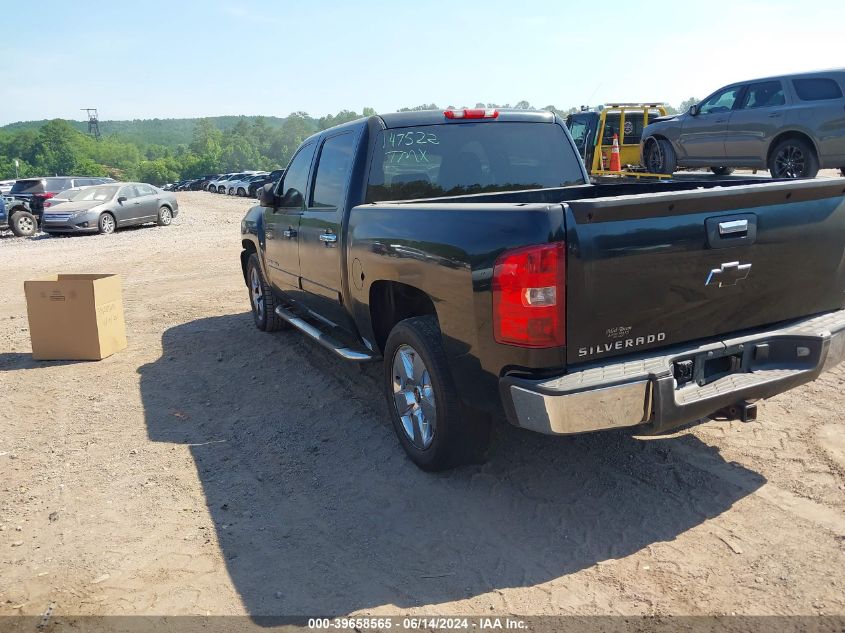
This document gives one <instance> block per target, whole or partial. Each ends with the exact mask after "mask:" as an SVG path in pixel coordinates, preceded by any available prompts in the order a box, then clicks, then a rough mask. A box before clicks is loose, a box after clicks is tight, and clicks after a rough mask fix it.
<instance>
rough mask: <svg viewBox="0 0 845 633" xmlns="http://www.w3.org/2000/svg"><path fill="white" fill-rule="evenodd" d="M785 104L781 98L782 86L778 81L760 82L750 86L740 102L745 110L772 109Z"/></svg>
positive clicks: (782, 97)
mask: <svg viewBox="0 0 845 633" xmlns="http://www.w3.org/2000/svg"><path fill="white" fill-rule="evenodd" d="M785 103H786V98H785V97H784V96H783V86H782V85H781V83H780V82H779V81H761V82H760V83H756V84H751V85H750V86H748V90H747V91H746V93H745V98H744V99H743V100H742V107H743V108H744V109H746V110H750V109H753V108H773V107H775V106H782V105H784V104H785Z"/></svg>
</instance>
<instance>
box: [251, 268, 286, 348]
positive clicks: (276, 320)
mask: <svg viewBox="0 0 845 633" xmlns="http://www.w3.org/2000/svg"><path fill="white" fill-rule="evenodd" d="M246 282H247V286H249V304H250V307H251V308H252V320H253V321H254V322H255V327H257V328H258V329H259V330H261V331H262V332H275V331H276V330H284V329H287V328H289V327H290V326H289V325H288V323H287V321H285V320H284V319H282V318H281V317H279V315H277V314H276V306H277V305H278V302H277V301H276V297H275V296H274V295H273V292H272V291H271V289H270V284H268V283H267V282H266V281H265V280H264V275H263V274H262V273H261V265H260V264H259V262H258V255H256V254H255V253H253V254H252V255H250V256H249V260H248V261H247V265H246Z"/></svg>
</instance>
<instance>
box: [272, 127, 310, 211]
mask: <svg viewBox="0 0 845 633" xmlns="http://www.w3.org/2000/svg"><path fill="white" fill-rule="evenodd" d="M316 147H317V144H316V143H311V144H309V145H306V146H305V147H303V148H302V149H301V150H299V152H297V154H296V156H294V157H293V160H291V162H290V165H288V169H287V172H286V174H285V179H284V180H283V181H282V182H281V187H282V190H281V191H279V194H280V197H281V199H282V201H281V204H280V205H279V206H281V207H284V208H288V209H291V208H297V209H301V208H302V206H303V205H304V204H305V192H306V189H307V186H308V172H309V170H310V169H311V159H312V158H314V150H315V149H316Z"/></svg>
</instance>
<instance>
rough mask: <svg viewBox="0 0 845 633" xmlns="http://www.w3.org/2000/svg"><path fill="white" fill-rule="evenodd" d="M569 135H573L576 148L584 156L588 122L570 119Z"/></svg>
mask: <svg viewBox="0 0 845 633" xmlns="http://www.w3.org/2000/svg"><path fill="white" fill-rule="evenodd" d="M569 133H570V134H571V135H572V140H573V141H575V147H577V148H578V150H579V151H580V152H581V154H582V155H583V153H584V147H585V145H586V141H587V122H586V121H582V120H580V119H570V121H569Z"/></svg>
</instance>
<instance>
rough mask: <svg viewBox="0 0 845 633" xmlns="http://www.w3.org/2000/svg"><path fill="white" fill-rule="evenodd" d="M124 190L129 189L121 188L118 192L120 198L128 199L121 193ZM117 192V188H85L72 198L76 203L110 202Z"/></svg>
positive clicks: (106, 186)
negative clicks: (90, 201) (91, 201)
mask: <svg viewBox="0 0 845 633" xmlns="http://www.w3.org/2000/svg"><path fill="white" fill-rule="evenodd" d="M125 189H129V187H122V188H121V190H120V195H121V196H126V197H127V198H129V197H130V196H129V195H127V194H125V193H123V191H124V190H125ZM116 191H117V187H113V186H109V185H98V186H96V187H86V188H85V189H81V190H80V191H79V193H78V194H77V195H75V196H74V197H73V200H74V202H78V201H89V200H96V201H98V202H103V201H105V200H111V199H112V198H114V194H115V192H116Z"/></svg>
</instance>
